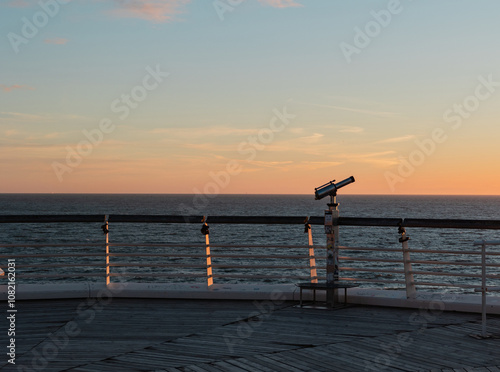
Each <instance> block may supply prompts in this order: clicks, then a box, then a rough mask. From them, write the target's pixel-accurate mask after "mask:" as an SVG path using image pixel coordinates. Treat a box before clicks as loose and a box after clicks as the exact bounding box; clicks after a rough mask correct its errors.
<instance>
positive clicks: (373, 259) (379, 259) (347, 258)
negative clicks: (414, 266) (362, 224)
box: [339, 256, 414, 263]
mask: <svg viewBox="0 0 500 372" xmlns="http://www.w3.org/2000/svg"><path fill="white" fill-rule="evenodd" d="M339 260H346V261H366V262H389V263H403V260H402V259H401V260H392V259H385V258H366V257H350V256H339ZM412 262H414V261H412Z"/></svg>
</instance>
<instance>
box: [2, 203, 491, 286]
mask: <svg viewBox="0 0 500 372" xmlns="http://www.w3.org/2000/svg"><path fill="white" fill-rule="evenodd" d="M327 201H328V200H327V199H323V200H319V201H318V200H314V195H219V196H211V197H207V196H205V197H202V196H199V195H198V196H194V195H160V194H150V195H148V194H134V195H128V194H127V195H126V194H106V195H103V194H102V195H101V194H0V214H2V215H11V214H36V215H39V214H93V215H95V214H102V215H103V217H104V215H105V214H108V215H112V214H152V215H157V214H163V215H206V216H208V224H209V225H210V216H211V215H212V216H213V215H235V216H303V217H304V219H305V217H307V216H322V215H323V213H324V210H325V209H326V208H327V205H326V203H327ZM338 202H339V203H340V205H339V210H340V215H341V216H349V217H389V218H437V219H439V218H443V219H445V218H457V219H490V220H491V219H492V220H500V196H393V195H339V196H338ZM100 226H101V224H100V223H99V224H96V223H68V224H63V223H56V224H0V244H28V243H31V244H68V245H69V244H71V243H84V244H89V243H103V242H104V234H103V232H102V230H101V228H100ZM201 226H202V223H201V221H200V224H199V225H196V224H118V223H117V224H110V227H109V228H110V233H109V239H110V242H112V243H123V244H146V243H148V244H152V243H172V244H176V243H179V244H181V243H191V244H199V246H200V249H199V250H198V251H196V252H197V253H203V252H204V242H205V237H204V235H202V234H201V232H200V228H201ZM312 231H313V239H314V243H315V244H318V245H324V244H325V235H324V229H323V227H322V226H313V229H312ZM407 233H408V235H409V236H410V238H411V240H410V241H409V245H410V249H423V248H429V249H458V250H461V249H462V250H471V249H478V247H474V246H473V243H474V241H476V240H481V239H486V240H500V232H498V231H495V230H464V231H461V230H458V229H424V228H408V229H407ZM339 238H340V244H341V245H344V246H351V247H359V246H362V247H379V248H401V243H399V241H398V239H399V235H398V232H397V228H376V227H347V226H346V227H344V226H341V228H340V234H339ZM210 242H211V244H214V245H215V244H249V245H255V244H267V245H269V244H271V245H272V244H274V245H306V244H307V234H304V227H303V226H302V225H292V226H286V225H217V224H214V225H211V226H210ZM0 250H1V252H2V254H5V255H14V254H38V253H70V252H74V253H82V252H84V253H85V252H87V253H88V252H97V253H102V252H101V250H102V248H101V247H98V248H97V247H68V248H61V247H53V248H51V247H47V248H29V247H22V248H21V247H17V248H0ZM112 250H113V252H114V253H141V252H142V253H155V252H161V253H175V252H180V251H182V252H183V253H186V252H187V253H190V252H193V251H192V250H193V248H175V249H171V248H165V247H157V248H155V247H130V246H126V245H125V246H123V247H112ZM195 250H196V248H195ZM221 252H223V249H222V248H219V249H216V248H214V249H213V250H212V254H213V256H214V258H213V263H214V264H217V263H218V264H221V265H222V264H223V265H226V266H235V267H234V268H231V267H226V268H221V269H217V270H216V269H214V274H216V271H217V273H221V274H225V275H232V274H237V273H243V274H244V275H247V276H251V275H256V276H257V275H266V274H267V275H269V274H275V275H278V276H279V275H282V276H283V278H281V279H276V280H275V279H257V278H256V279H255V281H256V282H259V281H264V282H275V281H276V282H286V281H287V280H289V279H286V278H285V276H287V275H288V274H290V275H292V274H297V275H302V276H303V275H307V274H308V271H307V269H304V268H301V269H296V270H295V269H294V270H274V269H272V268H267V269H237V268H236V266H238V265H249V264H254V265H255V264H256V263H257V264H263V263H269V264H270V265H271V264H278V262H277V261H276V260H269V261H265V260H255V259H254V260H252V259H239V260H236V259H224V260H223V259H220V260H218V259H217V253H221ZM234 252H237V253H241V252H244V253H245V254H256V255H259V254H266V253H268V252H265V250H262V249H261V250H257V249H250V248H241V249H235V250H232V253H234ZM224 253H227V249H226V251H224ZM304 253H307V252H304V250H302V251H300V252H298V251H293V254H304ZM268 254H269V253H268ZM323 254H324V251H323V252H319V253H318V252H317V254H316V255H317V256H319V257H318V260H317V266H318V269H319V270H318V275H324V269H323V268H324V259H323V256H322V255H323ZM346 254H347V253H346ZM342 255H345V254H344V253H343V252H341V256H342ZM348 255H349V256H350V257H355V256H356V255H357V256H356V257H360V256H363V255H365V256H366V255H370V257H383V258H389V259H401V254H400V253H397V252H391V253H380V252H379V253H377V252H375V253H367V252H349V253H348ZM414 257H416V258H418V259H431V257H430V256H429V255H422V254H420V255H419V254H415V255H413V256H412V258H414ZM443 257H444V258H446V259H452V258H451V257H448V255H443ZM434 258H436V257H433V258H432V259H434ZM457 259H458V260H469V259H470V257H469V256H465V255H464V256H463V257H460V256H459V257H457V256H456V255H454V256H453V260H455V261H456V260H457ZM78 260H85V261H78ZM78 260H75V259H72V260H68V259H67V258H18V259H16V263H17V265H18V267H19V269H18V270H19V271H18V273H19V274H27V275H30V274H42V275H43V274H51V273H52V274H53V273H57V274H60V273H62V272H63V273H65V272H68V275H69V274H70V273H71V275H72V273H74V272H83V273H87V274H88V273H94V272H96V270H100V271H97V272H98V273H100V272H102V270H103V269H102V268H95V267H81V268H74V269H70V268H68V267H64V265H65V263H68V262H72V263H75V262H77V261H78V262H80V263H81V262H84V263H87V264H91V263H99V264H101V263H102V258H82V259H78ZM113 260H115V261H114V262H117V260H119V261H120V262H126V263H129V264H130V263H137V264H151V261H152V259H151V258H148V257H139V258H131V259H129V260H128V261H125V259H121V258H120V259H117V258H114V259H113ZM158 260H163V261H162V263H163V264H170V263H181V264H187V265H189V264H193V265H194V266H199V267H194V268H192V269H190V268H183V267H181V268H176V267H174V268H161V267H160V268H154V267H152V268H150V267H147V268H144V267H128V268H127V273H129V274H130V275H131V276H129V277H126V280H129V281H162V282H168V281H186V280H190V279H186V278H185V277H180V276H179V277H175V276H176V274H181V273H182V275H188V276H189V275H190V274H200V273H201V275H203V272H204V271H203V270H204V268H203V265H204V260H203V259H194V258H193V259H186V258H185V259H180V258H160V259H159V258H155V259H154V262H158ZM5 261H6V260H5ZM347 261H348V260H347ZM347 261H346V262H342V260H341V266H342V265H347V264H353V265H354V266H355V265H356V262H354V263H352V262H350V261H349V262H347ZM476 261H477V260H476ZM39 263H46V264H54V263H59V264H60V265H61V266H62V268H47V269H40V268H36V269H35V268H31V267H29V265H30V264H39ZM281 263H282V264H283V262H281ZM304 264H305V265H307V264H308V261H307V260H305V261H304V262H302V263H301V265H304ZM23 265H24V266H25V267H23ZM357 265H358V266H359V265H361V267H366V265H367V264H366V263H357ZM370 265H372V266H373V267H375V268H377V267H378V268H384V269H393V268H395V269H397V268H398V267H399V266H398V264H396V263H378V264H377V263H370ZM4 266H5V265H4V264H3V263H0V267H4ZM372 266H370V267H372ZM416 267H417V268H418V267H419V266H418V265H417V266H416ZM422 267H423V266H422ZM414 269H416V268H415V266H414ZM431 269H432V270H437V271H439V270H445V269H448V270H449V269H450V267H445V266H439V265H433V266H432V267H431ZM78 270H82V271H78ZM113 270H115V271H116V270H117V269H116V268H113ZM426 270H427V267H426ZM451 270H452V271H453V270H464V269H463V267H461V268H459V269H458V268H451ZM470 270H473V268H471V269H470ZM470 270H469V271H464V272H473V271H470ZM145 271H146V272H147V273H148V274H150V275H152V276H149V277H146V278H143V277H141V275H140V274H141V273H144V272H145ZM474 272H477V271H474ZM497 272H498V270H497ZM155 273H156V274H159V273H162V274H165V273H171V274H172V275H173V278H165V277H159V276H158V277H156V276H155ZM355 274H356V275H355ZM343 275H344V276H345V275H347V276H348V277H357V278H365V279H366V278H372V279H373V278H378V279H381V280H385V281H391V280H403V279H402V276H401V275H398V274H390V273H381V274H374V273H370V272H359V273H352V272H350V271H349V272H347V271H346V272H342V273H341V276H343ZM422 279H423V280H426V281H428V280H430V279H434V278H432V277H429V276H422ZM20 280H21V281H22V278H21V279H20ZM52 280H58V281H64V280H67V279H63V278H57V279H50V278H36V279H25V281H24V282H26V283H32V282H48V281H52ZM71 280H72V281H74V280H77V281H78V280H93V281H96V280H102V277H74V276H73V277H72V278H71ZM192 280H193V281H197V282H203V281H204V278H194V279H192ZM453 280H455V282H457V283H468V280H469V279H464V278H458V279H453ZM215 281H216V282H220V283H226V282H248V281H251V280H250V279H248V278H246V279H236V278H219V279H217V278H216V280H215ZM448 282H449V279H448ZM370 285H371V286H377V285H378V286H385V287H398V286H399V287H400V286H401V285H400V284H394V285H392V286H391V284H390V283H382V284H373V283H371V284H370ZM497 285H498V284H497Z"/></svg>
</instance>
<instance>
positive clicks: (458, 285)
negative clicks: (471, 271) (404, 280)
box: [414, 282, 477, 288]
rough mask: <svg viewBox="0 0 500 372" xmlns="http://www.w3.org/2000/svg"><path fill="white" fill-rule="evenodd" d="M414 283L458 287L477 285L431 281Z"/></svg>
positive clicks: (474, 286) (416, 283)
mask: <svg viewBox="0 0 500 372" xmlns="http://www.w3.org/2000/svg"><path fill="white" fill-rule="evenodd" d="M414 284H415V285H427V286H433V287H458V288H476V287H477V285H471V284H453V283H432V282H415V283H414Z"/></svg>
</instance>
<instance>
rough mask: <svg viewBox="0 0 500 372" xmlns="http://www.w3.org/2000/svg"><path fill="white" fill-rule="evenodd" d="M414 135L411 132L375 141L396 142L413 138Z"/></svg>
mask: <svg viewBox="0 0 500 372" xmlns="http://www.w3.org/2000/svg"><path fill="white" fill-rule="evenodd" d="M415 137H416V136H415V135H413V134H408V135H406V136H401V137H393V138H387V139H384V140H381V141H377V142H375V143H398V142H408V141H411V140H412V139H414V138H415Z"/></svg>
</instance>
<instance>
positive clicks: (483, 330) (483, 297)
mask: <svg viewBox="0 0 500 372" xmlns="http://www.w3.org/2000/svg"><path fill="white" fill-rule="evenodd" d="M481 266H482V273H481V276H482V278H481V279H482V281H481V317H482V325H481V337H483V338H486V337H487V335H486V290H487V288H486V242H485V241H483V244H482V245H481Z"/></svg>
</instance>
